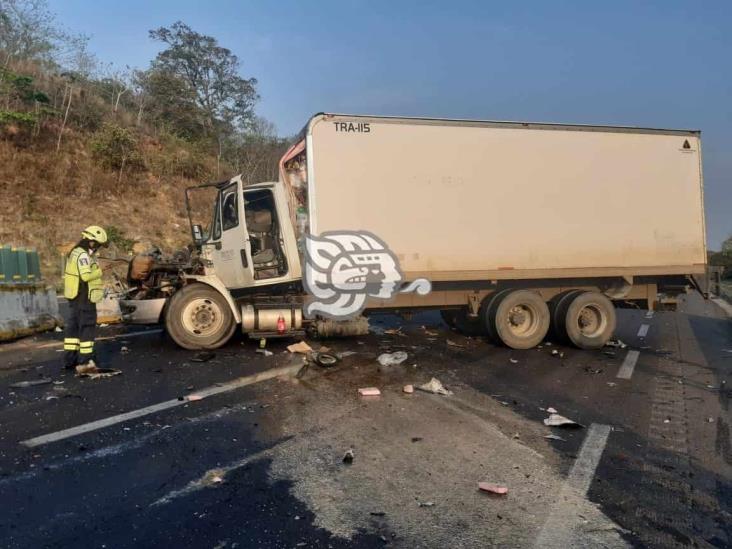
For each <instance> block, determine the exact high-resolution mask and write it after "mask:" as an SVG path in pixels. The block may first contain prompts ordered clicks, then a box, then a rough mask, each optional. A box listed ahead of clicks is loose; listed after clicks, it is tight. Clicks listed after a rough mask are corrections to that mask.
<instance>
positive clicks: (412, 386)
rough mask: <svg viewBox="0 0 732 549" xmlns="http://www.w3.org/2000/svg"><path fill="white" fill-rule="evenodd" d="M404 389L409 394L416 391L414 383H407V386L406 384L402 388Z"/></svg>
mask: <svg viewBox="0 0 732 549" xmlns="http://www.w3.org/2000/svg"><path fill="white" fill-rule="evenodd" d="M402 391H404V392H405V393H407V394H408V395H411V394H412V393H413V392H414V385H405V386H404V387H403V388H402Z"/></svg>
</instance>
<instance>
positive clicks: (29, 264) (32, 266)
mask: <svg viewBox="0 0 732 549" xmlns="http://www.w3.org/2000/svg"><path fill="white" fill-rule="evenodd" d="M40 281H41V261H40V258H39V257H38V252H37V251H36V250H35V248H24V247H15V246H11V245H9V244H6V245H4V246H0V285H23V284H36V283H38V282H40Z"/></svg>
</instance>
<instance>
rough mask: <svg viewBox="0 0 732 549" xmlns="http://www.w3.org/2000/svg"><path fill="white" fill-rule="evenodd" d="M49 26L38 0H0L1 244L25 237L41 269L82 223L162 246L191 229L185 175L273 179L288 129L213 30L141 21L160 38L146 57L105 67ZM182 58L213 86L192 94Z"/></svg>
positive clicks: (51, 274)
mask: <svg viewBox="0 0 732 549" xmlns="http://www.w3.org/2000/svg"><path fill="white" fill-rule="evenodd" d="M54 25H55V23H54V19H53V17H52V15H51V14H49V12H48V11H47V8H46V6H45V5H44V3H43V2H41V1H38V0H34V1H33V2H27V1H25V0H0V35H1V36H0V198H1V199H2V201H1V203H2V207H1V208H0V244H13V245H16V246H32V247H35V248H37V249H38V250H39V251H40V254H41V261H42V270H43V273H44V275H45V276H46V278H47V280H48V281H49V282H51V283H57V282H58V280H59V274H60V273H59V270H60V264H61V262H60V254H61V253H62V251H64V250H65V249H66V247H67V246H68V245H69V244H70V243H73V242H75V241H76V240H77V239H78V235H79V232H80V230H81V229H82V228H83V227H84V226H86V225H89V224H92V223H93V224H99V225H102V226H105V227H107V228H108V230H109V231H110V233H111V235H112V237H113V238H112V240H113V246H112V247H111V249H110V250H109V251H108V253H109V254H120V255H126V254H128V253H129V252H130V251H131V249H132V247H133V245H134V244H135V243H140V246H138V247H141V246H144V245H147V244H149V243H152V244H155V245H157V246H159V247H160V248H161V249H163V250H164V251H172V250H173V249H175V248H178V247H181V246H185V245H186V244H187V243H188V242H189V241H190V237H189V229H188V220H187V217H186V213H185V204H184V199H183V190H184V189H185V187H187V186H190V185H193V184H196V183H200V182H204V181H212V180H213V181H220V180H223V179H226V178H228V177H230V176H231V175H234V174H236V173H240V172H243V173H244V175H245V178H246V179H247V180H249V181H263V180H272V179H276V178H277V160H278V158H279V157H280V155H281V154H282V152H283V151H284V150H285V148H286V145H287V141H286V140H284V139H281V138H279V137H277V136H276V134H275V132H274V129H273V127H272V126H271V125H270V124H268V123H267V122H266V121H264V120H262V119H259V118H258V117H257V116H256V115H255V114H254V110H253V105H254V103H255V102H256V100H257V98H258V96H257V95H256V90H255V85H256V80H254V79H253V78H250V79H243V78H241V77H239V76H238V73H239V61H238V59H237V58H236V56H234V55H233V54H232V53H231V52H229V51H228V50H226V49H225V48H221V47H219V46H218V44H217V43H216V41H215V39H213V38H211V37H207V36H203V35H200V34H198V33H195V31H193V30H192V29H190V28H189V27H187V26H186V25H184V24H182V23H176V24H175V25H172V26H171V28H169V29H165V28H163V29H157V30H155V31H152V32H151V34H150V36H151V38H152V39H155V40H158V41H160V42H163V43H164V44H165V45H167V49H164V50H163V51H162V52H161V54H159V55H158V57H157V58H156V59H155V60H152V62H151V65H150V67H149V68H148V69H147V70H131V69H129V68H126V69H124V70H116V69H114V68H113V67H112V66H111V65H106V66H105V65H102V64H101V63H100V62H99V61H97V60H96V59H95V58H94V56H93V55H92V54H90V53H89V52H88V51H87V50H86V41H85V40H84V39H83V37H78V36H75V37H74V36H71V37H70V36H69V35H68V34H64V33H61V32H60V31H58V30H57V28H56V27H55V26H54ZM28 29H34V32H31V33H30V37H29V30H28ZM60 51H63V52H64V56H65V57H64V59H59V58H58V57H57V56H55V53H57V52H60ZM185 63H199V64H201V65H202V66H203V65H205V66H208V67H212V68H211V75H210V78H213V79H217V78H218V79H220V80H221V81H222V82H224V83H225V86H223V87H221V86H220V87H219V88H217V90H218V92H217V93H218V95H216V96H206V95H204V94H202V93H201V92H200V90H199V89H198V88H197V85H198V83H197V82H192V81H187V80H186V79H185V78H184V75H185V74H186V72H187V71H186V67H185V66H183V65H184V64H185Z"/></svg>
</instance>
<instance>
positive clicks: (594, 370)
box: [585, 366, 603, 375]
mask: <svg viewBox="0 0 732 549" xmlns="http://www.w3.org/2000/svg"><path fill="white" fill-rule="evenodd" d="M585 372H587V373H588V374H593V375H596V374H601V373H602V372H603V370H602V368H592V367H591V366H585Z"/></svg>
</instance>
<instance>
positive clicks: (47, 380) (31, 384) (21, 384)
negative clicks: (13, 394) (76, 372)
mask: <svg viewBox="0 0 732 549" xmlns="http://www.w3.org/2000/svg"><path fill="white" fill-rule="evenodd" d="M52 381H53V380H52V379H51V378H50V377H44V378H41V379H33V380H31V381H18V382H17V383H12V384H11V385H10V386H11V387H12V388H13V389H24V388H26V387H35V386H36V385H48V384H49V383H51V382H52Z"/></svg>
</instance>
